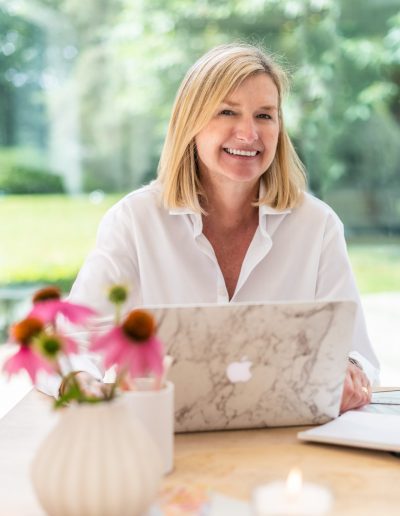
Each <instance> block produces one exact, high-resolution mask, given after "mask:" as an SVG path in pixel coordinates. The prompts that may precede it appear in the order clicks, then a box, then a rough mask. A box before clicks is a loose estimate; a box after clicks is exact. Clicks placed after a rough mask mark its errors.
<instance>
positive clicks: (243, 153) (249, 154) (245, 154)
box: [223, 147, 260, 158]
mask: <svg viewBox="0 0 400 516" xmlns="http://www.w3.org/2000/svg"><path fill="white" fill-rule="evenodd" d="M223 149H224V152H226V153H227V154H229V155H230V156H239V157H241V158H254V157H255V156H257V155H258V154H260V151H258V150H244V149H233V148H230V147H223Z"/></svg>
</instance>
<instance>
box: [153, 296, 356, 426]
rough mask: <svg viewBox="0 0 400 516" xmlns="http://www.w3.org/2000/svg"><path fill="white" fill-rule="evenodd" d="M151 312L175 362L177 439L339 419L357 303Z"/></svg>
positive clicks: (172, 308) (172, 372)
mask: <svg viewBox="0 0 400 516" xmlns="http://www.w3.org/2000/svg"><path fill="white" fill-rule="evenodd" d="M151 311H152V312H153V313H154V315H155V317H156V319H157V321H158V335H159V337H160V338H161V339H162V340H163V341H164V343H165V345H166V349H167V352H168V353H169V354H171V355H172V356H173V357H174V363H173V365H172V367H171V370H170V373H169V379H170V380H171V381H173V382H174V384H175V431H176V432H193V431H204V430H221V429H239V428H263V427H274V426H291V425H308V424H320V423H325V422H327V421H329V420H330V419H332V418H334V417H336V416H337V415H338V413H339V405H340V400H341V395H342V389H343V381H344V377H345V371H346V367H347V356H348V352H349V351H350V348H351V343H352V336H353V326H354V319H355V311H356V305H355V303H353V302H351V301H335V302H328V301H326V302H325V301H320V302H312V303H289V304H288V303H282V304H280V303H278V304H239V303H238V304H233V303H232V304H227V305H200V306H181V307H178V306H170V307H164V308H152V309H151Z"/></svg>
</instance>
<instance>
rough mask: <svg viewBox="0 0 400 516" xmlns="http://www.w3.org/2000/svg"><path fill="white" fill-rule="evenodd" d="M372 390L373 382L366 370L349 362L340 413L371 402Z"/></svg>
mask: <svg viewBox="0 0 400 516" xmlns="http://www.w3.org/2000/svg"><path fill="white" fill-rule="evenodd" d="M371 392H372V391H371V384H370V383H369V380H368V378H367V376H366V374H365V373H364V371H362V370H361V369H360V368H359V367H357V366H356V365H354V364H349V365H348V367H347V371H346V378H345V380H344V387H343V394H342V402H341V404H340V413H343V412H346V410H350V409H354V408H359V407H362V406H363V405H366V404H367V403H369V402H370V401H371Z"/></svg>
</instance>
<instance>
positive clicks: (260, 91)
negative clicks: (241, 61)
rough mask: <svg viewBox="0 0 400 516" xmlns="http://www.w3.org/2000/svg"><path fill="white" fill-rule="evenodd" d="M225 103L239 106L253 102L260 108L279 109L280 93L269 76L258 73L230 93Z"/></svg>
mask: <svg viewBox="0 0 400 516" xmlns="http://www.w3.org/2000/svg"><path fill="white" fill-rule="evenodd" d="M224 101H225V102H230V103H239V104H240V103H243V102H246V101H251V102H252V103H254V104H259V105H260V106H261V105H266V106H274V107H278V105H279V93H278V88H277V87H276V85H275V83H274V81H273V80H272V79H271V77H270V76H269V75H267V74H266V73H258V74H256V75H251V76H250V77H247V78H246V79H245V80H244V81H243V82H241V83H240V84H239V86H237V87H236V88H234V89H233V90H232V91H231V92H230V93H228V95H227V96H226V97H225V99H224Z"/></svg>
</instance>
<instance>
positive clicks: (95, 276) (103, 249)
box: [68, 203, 141, 316]
mask: <svg viewBox="0 0 400 516" xmlns="http://www.w3.org/2000/svg"><path fill="white" fill-rule="evenodd" d="M117 284H118V285H125V286H126V287H127V289H128V300H127V302H126V304H125V307H126V309H129V307H133V306H137V305H139V304H140V299H141V293H140V282H139V275H138V265H137V252H136V246H135V238H134V226H133V221H132V219H131V217H130V216H129V211H128V209H127V208H126V207H124V206H123V205H122V204H121V203H118V204H116V205H115V206H114V207H113V208H111V209H110V210H109V211H108V212H107V213H106V215H105V216H104V217H103V219H102V221H101V223H100V226H99V229H98V233H97V241H96V247H95V249H94V250H93V251H92V252H91V253H90V254H89V256H88V257H87V259H86V261H85V263H84V264H83V266H82V268H81V270H80V271H79V274H78V276H77V278H76V281H75V283H74V284H73V286H72V289H71V292H70V295H69V298H68V299H69V300H70V301H73V302H76V303H81V304H85V305H88V306H90V307H92V308H93V309H95V310H96V311H97V312H98V313H99V315H102V316H112V315H113V313H114V306H113V305H112V304H111V303H110V302H109V301H108V299H107V292H108V289H109V288H110V287H112V286H113V285H117Z"/></svg>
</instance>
